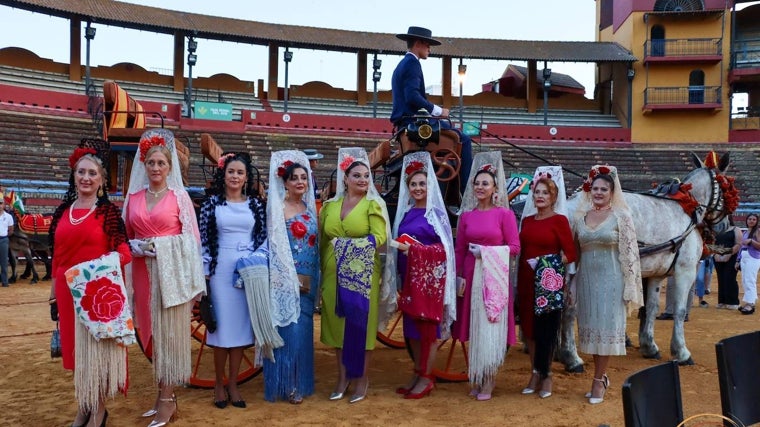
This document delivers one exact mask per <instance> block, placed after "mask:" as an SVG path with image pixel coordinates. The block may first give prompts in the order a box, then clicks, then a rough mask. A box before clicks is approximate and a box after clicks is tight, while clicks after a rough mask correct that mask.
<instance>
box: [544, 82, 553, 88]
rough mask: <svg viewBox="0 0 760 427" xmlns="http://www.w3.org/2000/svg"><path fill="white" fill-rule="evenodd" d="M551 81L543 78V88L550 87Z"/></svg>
mask: <svg viewBox="0 0 760 427" xmlns="http://www.w3.org/2000/svg"><path fill="white" fill-rule="evenodd" d="M551 87H552V82H551V80H544V89H551Z"/></svg>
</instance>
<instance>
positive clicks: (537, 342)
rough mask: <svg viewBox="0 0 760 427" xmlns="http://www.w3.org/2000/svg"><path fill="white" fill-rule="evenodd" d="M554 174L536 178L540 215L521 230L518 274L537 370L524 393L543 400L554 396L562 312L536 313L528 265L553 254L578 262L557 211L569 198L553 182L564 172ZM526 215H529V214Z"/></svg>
mask: <svg viewBox="0 0 760 427" xmlns="http://www.w3.org/2000/svg"><path fill="white" fill-rule="evenodd" d="M554 173H555V176H554V177H552V175H551V174H541V173H537V174H536V176H535V177H534V178H533V184H532V188H531V194H530V196H529V197H531V200H532V202H533V204H534V206H535V211H536V213H535V215H529V216H526V217H523V221H522V228H521V230H520V249H521V251H522V252H521V254H520V263H519V266H518V270H517V271H518V273H517V301H518V306H519V312H520V328H521V330H522V334H523V339H524V340H525V342H526V344H527V346H528V353H529V354H530V360H531V367H532V368H533V369H532V375H531V377H530V381H529V382H528V385H527V387H525V388H524V389H523V390H522V394H532V393H535V392H536V391H538V395H539V397H541V398H542V399H545V398H547V397H549V396H551V395H552V378H551V360H552V356H553V353H554V343H555V341H556V338H557V334H558V333H559V327H560V321H561V316H562V310H555V311H552V312H548V313H542V314H540V315H537V314H536V313H535V311H534V305H535V271H534V269H533V267H531V265H530V264H528V260H530V259H535V258H536V257H540V256H543V255H552V254H561V256H562V263H563V264H567V263H569V262H574V261H575V259H576V250H575V244H574V243H573V234H572V231H571V230H570V223H569V222H568V220H567V218H566V217H565V216H564V215H560V214H558V213H557V212H555V210H554V209H555V203H556V202H557V198H558V197H563V198H564V197H565V195H564V194H561V195H560V194H559V189H558V187H557V184H556V183H555V182H554V181H553V180H552V178H555V179H558V180H559V181H560V182H561V180H562V175H561V170H560V171H559V172H556V171H555V172H554ZM557 174H559V176H557ZM563 187H564V186H563ZM563 190H564V188H563ZM563 193H564V191H563ZM526 213H529V212H527V211H526Z"/></svg>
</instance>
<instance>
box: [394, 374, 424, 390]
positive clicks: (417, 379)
mask: <svg viewBox="0 0 760 427" xmlns="http://www.w3.org/2000/svg"><path fill="white" fill-rule="evenodd" d="M419 379H420V372H419V371H418V370H416V369H415V370H414V381H412V385H411V386H409V387H398V388H396V394H408V393H409V392H410V391H412V389H413V388H414V386H416V385H417V381H419Z"/></svg>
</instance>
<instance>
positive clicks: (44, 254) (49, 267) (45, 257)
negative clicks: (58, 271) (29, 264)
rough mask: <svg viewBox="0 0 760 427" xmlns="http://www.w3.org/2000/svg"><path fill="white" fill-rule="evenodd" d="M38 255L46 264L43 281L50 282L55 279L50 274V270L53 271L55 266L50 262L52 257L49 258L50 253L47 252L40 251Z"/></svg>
mask: <svg viewBox="0 0 760 427" xmlns="http://www.w3.org/2000/svg"><path fill="white" fill-rule="evenodd" d="M38 253H39V255H40V258H41V259H42V262H43V263H44V264H45V276H44V277H43V278H42V280H50V279H51V278H52V277H53V276H52V275H51V273H50V270H52V269H53V266H52V265H51V262H50V256H48V252H47V251H46V250H44V251H38Z"/></svg>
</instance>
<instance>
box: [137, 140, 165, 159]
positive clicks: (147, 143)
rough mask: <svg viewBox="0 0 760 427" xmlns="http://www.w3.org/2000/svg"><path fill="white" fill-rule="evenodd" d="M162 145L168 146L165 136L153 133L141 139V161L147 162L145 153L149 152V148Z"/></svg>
mask: <svg viewBox="0 0 760 427" xmlns="http://www.w3.org/2000/svg"><path fill="white" fill-rule="evenodd" d="M156 146H161V147H166V141H165V140H164V137H163V136H160V135H153V136H151V137H150V138H143V139H141V140H140V161H141V162H145V155H146V154H148V150H150V149H151V148H153V147H156Z"/></svg>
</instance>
